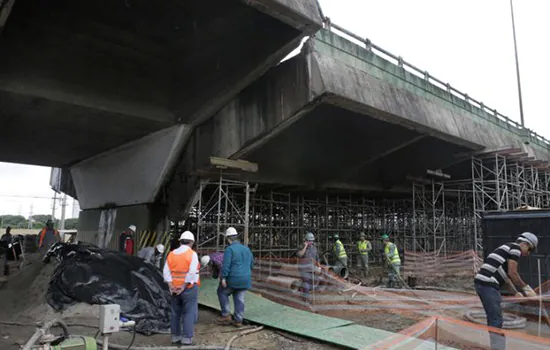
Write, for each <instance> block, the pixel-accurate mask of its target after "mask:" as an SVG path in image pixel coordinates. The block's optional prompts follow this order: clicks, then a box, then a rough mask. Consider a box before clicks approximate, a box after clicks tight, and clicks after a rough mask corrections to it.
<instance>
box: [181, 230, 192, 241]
mask: <svg viewBox="0 0 550 350" xmlns="http://www.w3.org/2000/svg"><path fill="white" fill-rule="evenodd" d="M183 240H185V241H193V242H195V235H194V234H193V233H192V232H191V231H185V232H184V233H182V234H181V236H180V241H183Z"/></svg>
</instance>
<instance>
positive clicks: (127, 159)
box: [71, 125, 190, 209]
mask: <svg viewBox="0 0 550 350" xmlns="http://www.w3.org/2000/svg"><path fill="white" fill-rule="evenodd" d="M189 131H190V129H189V127H188V126H186V125H176V126H173V127H170V128H167V129H163V130H160V131H157V132H155V133H153V134H150V135H147V136H145V137H143V138H141V139H139V140H136V141H133V142H130V143H128V144H126V145H123V146H121V147H118V148H116V149H114V150H111V151H108V152H106V153H103V154H100V155H98V156H95V157H92V158H90V159H87V160H85V161H83V162H81V163H79V164H76V165H74V166H73V167H71V175H72V178H73V182H74V185H75V188H76V191H77V194H78V199H79V203H80V207H81V208H82V209H95V208H103V207H105V206H109V205H111V206H112V205H114V206H118V207H120V206H127V205H136V204H143V203H153V202H154V201H155V199H156V198H157V196H158V194H159V191H160V189H161V186H162V185H163V184H164V182H165V181H166V178H167V175H168V174H169V172H170V171H171V169H172V168H173V166H174V164H175V163H176V161H177V160H178V158H179V156H180V154H181V153H180V151H181V149H182V147H183V145H184V144H185V143H186V141H187V138H188V136H189Z"/></svg>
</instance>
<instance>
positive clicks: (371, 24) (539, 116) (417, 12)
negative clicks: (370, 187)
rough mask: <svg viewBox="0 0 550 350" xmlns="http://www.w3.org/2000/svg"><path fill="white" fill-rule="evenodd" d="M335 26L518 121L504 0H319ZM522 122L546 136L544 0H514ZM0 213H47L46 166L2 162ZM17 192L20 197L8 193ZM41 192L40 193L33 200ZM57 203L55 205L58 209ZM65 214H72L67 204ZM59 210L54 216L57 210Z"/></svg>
mask: <svg viewBox="0 0 550 350" xmlns="http://www.w3.org/2000/svg"><path fill="white" fill-rule="evenodd" d="M320 3H321V7H322V9H323V12H324V15H325V16H328V17H330V19H331V21H332V22H333V23H336V24H338V25H339V26H341V27H344V28H346V29H348V30H350V31H351V32H353V33H356V34H357V35H359V36H361V37H365V38H369V39H370V40H371V41H372V42H373V43H374V44H376V45H378V46H380V47H382V48H384V49H386V50H387V51H389V52H392V53H394V54H395V55H398V56H401V57H403V58H404V60H405V61H407V62H409V63H411V64H413V65H414V66H416V67H418V68H420V69H423V70H426V71H428V72H429V73H430V75H431V76H434V77H436V78H438V79H440V80H442V81H445V82H449V83H450V84H451V85H452V86H453V87H455V88H456V89H458V90H459V91H462V92H465V93H467V94H468V95H469V96H471V97H472V98H474V99H476V100H478V101H482V102H484V103H485V105H486V106H488V107H489V108H491V109H495V108H496V109H497V110H498V111H499V112H500V113H502V114H504V115H506V116H508V117H509V118H511V119H513V120H516V121H520V113H519V105H518V93H517V80H516V70H515V60H514V46H513V37H512V22H511V16H510V3H509V1H508V0H414V1H411V0H320ZM514 7H515V17H516V18H515V19H516V34H517V40H518V52H519V62H520V70H521V85H522V93H523V105H524V115H525V124H526V127H527V128H529V129H532V130H535V131H536V132H537V133H539V134H541V135H543V136H545V137H547V138H549V139H550V115H548V112H547V109H546V106H545V104H546V99H547V96H546V94H547V90H548V89H547V88H546V84H548V83H550V70H549V69H547V68H546V62H547V60H548V58H549V56H550V45H547V44H546V42H547V35H548V33H550V21H548V18H549V17H550V1H549V0H521V1H519V0H515V1H514ZM0 174H1V175H0V179H1V181H0V214H8V213H9V214H22V215H25V216H28V214H29V212H30V207H31V205H33V211H34V213H50V212H51V210H52V209H51V208H52V200H51V199H49V198H51V197H53V191H52V190H51V189H50V187H49V178H50V169H49V168H44V167H33V166H23V165H15V164H6V163H0ZM14 196H18V197H14ZM31 197H46V198H31ZM58 207H59V206H58ZM67 214H68V215H67V216H68V217H71V216H74V215H75V214H77V213H72V201H69V207H68V208H67ZM57 215H59V214H57Z"/></svg>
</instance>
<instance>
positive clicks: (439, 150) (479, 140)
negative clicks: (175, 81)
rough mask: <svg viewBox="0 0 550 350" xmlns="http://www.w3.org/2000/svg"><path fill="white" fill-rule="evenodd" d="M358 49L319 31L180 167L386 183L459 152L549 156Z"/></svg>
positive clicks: (221, 117) (200, 135) (208, 129)
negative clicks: (225, 165) (237, 167)
mask: <svg viewBox="0 0 550 350" xmlns="http://www.w3.org/2000/svg"><path fill="white" fill-rule="evenodd" d="M349 45H353V46H354V50H356V51H355V52H353V53H352V52H349V51H351V50H349V47H347V46H349ZM346 49H347V50H348V51H346ZM360 50H362V48H361V47H359V46H357V45H355V44H350V43H349V42H346V40H345V39H343V38H341V37H338V36H336V35H335V34H332V33H328V32H327V31H325V30H322V31H321V32H319V33H318V34H317V36H316V38H314V39H311V40H310V41H309V42H308V43H307V44H306V45H305V46H304V49H303V51H302V53H301V54H300V55H298V56H296V57H294V58H292V59H291V60H289V61H287V62H284V63H283V64H280V65H279V66H278V67H276V68H274V69H272V70H271V71H270V72H269V73H268V74H266V75H265V76H264V77H262V79H260V80H258V81H257V82H255V83H254V84H252V85H251V86H250V87H248V88H247V89H245V90H243V91H242V92H241V93H240V94H239V95H238V96H237V97H235V98H234V99H232V100H231V101H230V102H229V103H228V104H227V105H226V106H225V107H224V108H223V109H221V110H220V111H219V112H218V113H217V114H216V115H215V116H214V117H213V118H212V119H211V120H210V121H208V122H207V123H204V124H202V125H200V126H199V128H198V129H197V131H196V134H195V135H194V136H193V139H194V147H193V148H189V149H188V150H187V158H186V159H187V161H186V162H183V163H182V165H181V167H180V169H179V171H180V174H183V169H185V171H187V172H188V173H189V171H190V169H198V168H201V166H204V164H206V163H205V162H206V159H207V157H209V156H210V155H214V156H220V157H229V158H233V159H237V158H242V159H246V160H250V161H253V162H256V163H258V164H259V168H260V172H259V174H258V175H256V176H254V178H255V180H256V181H258V182H262V178H264V179H265V182H266V183H270V182H272V181H273V178H277V179H281V181H282V183H283V184H284V183H285V181H286V182H288V183H289V184H296V183H302V184H308V183H309V184H312V185H311V186H313V187H316V188H320V187H326V186H341V187H340V188H342V189H344V188H350V187H356V188H379V189H385V190H388V189H389V188H392V187H395V188H397V187H401V188H402V187H403V186H404V185H405V183H404V181H406V179H407V177H409V176H423V175H425V174H426V170H427V169H437V168H445V167H451V166H452V167H453V168H454V167H456V165H457V164H458V163H459V162H458V161H457V158H456V155H457V154H464V153H466V152H472V151H480V150H483V149H499V148H506V147H515V148H519V149H522V150H524V151H525V152H527V153H529V154H533V155H534V156H535V157H536V158H537V159H549V158H550V152H548V150H546V149H543V148H541V147H539V146H538V145H525V144H524V143H523V138H522V137H521V135H518V134H517V133H515V132H513V131H512V130H509V129H506V128H503V127H502V126H500V125H497V124H494V123H492V122H491V121H490V120H488V119H484V118H482V117H480V116H478V115H476V114H475V113H474V112H473V111H472V109H471V108H469V109H468V108H459V106H456V105H451V103H450V102H449V101H448V100H447V99H446V96H444V94H443V93H441V92H438V91H437V88H436V87H431V88H430V89H431V90H430V91H431V92H430V93H427V92H426V91H425V90H421V89H420V88H419V85H418V84H417V85H414V84H413V83H411V81H409V80H410V78H409V77H407V76H405V75H403V76H399V75H398V74H397V73H396V71H395V67H391V66H390V63H389V62H382V61H380V60H382V59H381V58H380V57H376V58H372V57H370V58H369V57H368V55H370V54H371V53H368V52H359V53H358V52H357V51H360ZM360 54H363V55H364V56H365V57H366V58H365V59H364V60H361V59H358V56H359V58H362V57H361V56H360ZM407 79H409V80H407ZM476 113H477V112H476ZM362 164H364V165H362ZM191 171H192V170H191ZM459 173H460V174H461V175H462V174H463V173H464V172H463V171H462V170H461V171H459V172H457V174H459ZM323 184H324V185H323ZM329 184H330V185H329ZM344 184H346V186H344ZM191 187H192V186H191Z"/></svg>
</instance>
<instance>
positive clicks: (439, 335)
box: [363, 316, 550, 350]
mask: <svg viewBox="0 0 550 350" xmlns="http://www.w3.org/2000/svg"><path fill="white" fill-rule="evenodd" d="M489 332H494V333H498V334H501V335H503V336H504V337H505V339H506V348H507V349H529V350H543V349H548V348H550V339H546V338H541V337H537V336H532V335H529V334H525V333H520V332H517V331H509V330H502V329H496V328H491V327H487V326H482V325H477V324H473V323H469V322H465V321H461V320H457V319H452V318H448V317H441V316H437V317H430V318H428V319H426V320H424V321H421V322H419V323H417V324H415V325H413V326H411V327H410V328H407V329H405V330H403V331H401V332H399V333H397V334H396V335H395V336H392V337H390V338H388V339H384V340H382V341H379V342H377V343H375V344H371V345H369V346H366V347H364V348H363V350H374V349H394V350H412V349H441V350H442V349H476V350H477V349H490V348H491V343H490V335H489V334H490V333H489Z"/></svg>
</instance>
